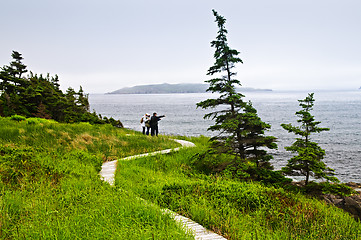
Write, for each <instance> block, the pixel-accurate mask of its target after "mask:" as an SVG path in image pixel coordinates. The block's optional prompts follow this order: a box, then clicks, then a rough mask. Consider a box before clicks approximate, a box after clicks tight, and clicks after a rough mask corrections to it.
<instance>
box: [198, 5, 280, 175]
mask: <svg viewBox="0 0 361 240" xmlns="http://www.w3.org/2000/svg"><path fill="white" fill-rule="evenodd" d="M213 15H214V16H215V18H216V23H217V25H218V29H219V30H218V35H217V37H216V40H214V41H212V42H211V46H212V47H214V48H215V53H214V58H215V63H214V65H213V66H212V67H210V68H209V69H208V73H207V75H211V76H213V75H216V76H217V75H220V76H218V77H216V78H213V79H210V80H207V81H206V82H208V83H209V88H208V89H207V91H209V92H212V93H219V96H218V98H216V99H207V100H204V101H202V102H199V103H197V107H201V108H203V109H212V110H213V109H215V110H214V111H213V112H210V113H208V114H206V115H205V116H204V118H211V119H214V120H215V124H214V125H213V126H210V127H209V128H208V130H209V131H216V133H217V134H218V135H216V136H215V137H213V138H212V139H211V140H212V141H213V142H212V146H211V147H212V150H211V151H212V153H213V154H214V153H216V154H223V155H224V154H228V155H233V156H234V158H233V160H231V161H229V162H228V164H229V167H228V170H229V171H233V174H235V175H238V173H239V172H240V171H241V172H242V174H243V173H244V171H242V170H243V169H244V168H245V166H249V165H248V164H247V161H252V162H254V163H255V164H256V169H255V170H254V171H252V172H253V173H252V175H254V176H255V177H256V178H257V179H258V180H259V179H260V178H262V176H263V175H265V174H269V173H268V172H269V171H268V170H272V169H273V168H272V166H271V165H270V164H269V161H270V160H271V159H272V158H273V157H272V156H271V155H270V154H268V153H267V151H266V150H265V148H269V149H276V148H277V144H276V143H275V141H276V138H275V137H272V136H266V135H265V131H267V130H269V129H270V128H271V126H270V125H269V124H267V123H265V122H263V121H262V120H261V118H260V117H259V116H258V115H257V110H256V109H255V108H254V107H253V106H252V103H251V101H249V102H245V101H244V100H243V98H244V95H242V94H241V93H238V92H237V91H236V86H237V85H239V86H241V83H240V81H239V80H237V79H234V78H233V77H234V76H235V75H236V72H234V71H233V68H234V67H235V64H237V63H243V61H242V60H241V59H240V58H239V57H238V55H239V52H238V51H237V50H234V49H231V48H230V47H229V46H228V40H227V33H228V32H227V30H226V28H225V22H226V19H225V18H224V17H223V16H220V15H219V14H218V13H217V12H216V11H215V10H213ZM222 74H223V75H222ZM240 177H241V178H243V176H240Z"/></svg>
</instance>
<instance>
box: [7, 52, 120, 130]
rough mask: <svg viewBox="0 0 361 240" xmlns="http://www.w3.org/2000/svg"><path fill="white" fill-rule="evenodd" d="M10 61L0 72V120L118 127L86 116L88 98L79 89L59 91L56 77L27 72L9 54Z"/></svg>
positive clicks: (18, 58) (14, 55) (17, 55)
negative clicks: (16, 118) (19, 118)
mask: <svg viewBox="0 0 361 240" xmlns="http://www.w3.org/2000/svg"><path fill="white" fill-rule="evenodd" d="M11 56H12V58H13V61H12V62H10V64H9V65H8V66H6V65H5V66H3V67H2V68H1V69H0V116H5V117H6V116H12V115H15V114H17V115H22V116H24V117H39V118H46V119H54V120H56V121H59V122H67V123H72V122H90V123H112V124H113V125H117V126H119V127H121V126H122V124H121V122H120V121H119V120H118V121H116V120H114V119H112V118H111V119H107V118H104V119H103V118H102V117H101V116H98V115H97V114H96V113H95V112H93V113H90V112H89V101H88V94H85V93H84V91H83V89H82V87H81V86H80V89H79V91H75V90H74V89H73V88H68V90H67V91H66V93H63V92H62V91H61V90H60V85H59V77H58V76H57V75H55V76H50V75H49V74H47V75H46V76H43V75H42V74H40V75H38V74H34V73H32V72H31V71H30V74H29V75H28V76H27V77H24V76H23V74H24V73H26V72H28V70H27V67H26V65H24V64H23V62H22V60H23V57H22V55H21V54H20V53H19V52H16V51H13V53H12V55H11Z"/></svg>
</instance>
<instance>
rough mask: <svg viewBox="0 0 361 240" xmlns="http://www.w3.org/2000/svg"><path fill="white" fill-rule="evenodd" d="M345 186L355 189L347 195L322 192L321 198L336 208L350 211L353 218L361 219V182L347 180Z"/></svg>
mask: <svg viewBox="0 0 361 240" xmlns="http://www.w3.org/2000/svg"><path fill="white" fill-rule="evenodd" d="M346 185H347V186H349V187H351V188H352V189H354V190H355V191H356V193H354V194H352V195H351V196H348V197H342V196H335V195H332V194H323V195H322V196H321V198H322V199H323V200H325V201H326V202H327V203H328V204H332V205H334V206H336V207H338V208H341V209H343V210H345V211H346V212H348V213H350V214H351V215H352V216H353V217H354V218H355V219H357V220H359V221H360V220H361V184H360V183H354V182H349V183H346Z"/></svg>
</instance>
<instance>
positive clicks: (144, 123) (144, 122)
mask: <svg viewBox="0 0 361 240" xmlns="http://www.w3.org/2000/svg"><path fill="white" fill-rule="evenodd" d="M149 120H150V115H149V114H148V113H146V114H144V116H143V117H142V118H141V119H140V125H141V126H142V129H143V131H142V133H143V134H145V127H146V126H147V122H149ZM148 126H149V125H148ZM147 133H148V134H147V135H149V127H147Z"/></svg>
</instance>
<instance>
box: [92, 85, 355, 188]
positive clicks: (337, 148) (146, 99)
mask: <svg viewBox="0 0 361 240" xmlns="http://www.w3.org/2000/svg"><path fill="white" fill-rule="evenodd" d="M244 94H245V95H246V99H247V100H251V101H252V103H253V105H254V107H255V108H256V109H257V111H258V115H259V116H260V117H261V118H262V120H263V121H264V122H267V123H269V124H271V126H272V128H271V130H270V131H269V132H268V133H267V134H268V135H271V136H275V137H277V138H278V149H277V150H272V154H273V156H274V160H273V161H272V164H273V166H274V167H275V169H280V168H281V167H283V166H285V165H286V163H287V160H288V159H289V158H290V157H291V156H292V155H291V153H289V152H287V151H285V149H284V147H285V146H289V145H291V144H292V142H293V141H294V140H295V135H293V134H291V133H288V132H286V131H285V130H283V128H282V127H281V126H280V124H281V123H293V124H297V117H296V115H295V112H296V111H298V110H300V107H299V105H298V101H297V100H298V99H304V98H305V97H306V96H307V92H275V91H272V92H246V93H244ZM212 97H214V96H212V94H210V93H201V94H199V93H197V94H189V93H188V94H144V95H142V94H134V95H131V94H130V95H110V94H91V95H90V96H89V101H90V107H91V109H92V110H95V111H96V112H97V113H99V114H101V115H102V116H107V117H113V118H115V119H120V120H121V121H122V123H123V124H124V126H125V127H127V128H131V129H134V130H139V131H140V130H141V127H140V119H141V117H142V115H144V114H145V113H150V114H152V113H153V112H157V113H158V115H166V117H165V118H163V119H162V120H161V121H160V122H159V131H160V134H167V135H187V136H199V135H206V136H212V135H213V134H214V133H212V132H208V131H207V128H208V127H209V126H210V125H212V124H213V122H212V120H205V119H203V116H204V114H205V113H207V112H208V111H205V110H202V109H197V108H196V103H197V102H200V101H202V100H205V99H208V98H212ZM314 98H315V100H316V101H315V106H314V110H313V111H312V114H313V115H314V116H315V120H316V121H320V122H321V124H320V125H319V126H320V127H327V128H330V131H327V132H322V133H319V134H314V135H313V136H312V135H311V140H312V141H316V142H318V143H319V145H320V146H321V147H322V148H324V149H325V150H326V157H325V159H324V161H325V162H326V164H327V166H329V167H331V168H333V169H335V173H336V176H337V177H338V178H339V179H340V180H341V181H342V182H349V181H353V182H361V170H360V169H361V121H360V119H361V91H333V92H315V95H314ZM300 179H303V177H301V178H300Z"/></svg>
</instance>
